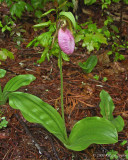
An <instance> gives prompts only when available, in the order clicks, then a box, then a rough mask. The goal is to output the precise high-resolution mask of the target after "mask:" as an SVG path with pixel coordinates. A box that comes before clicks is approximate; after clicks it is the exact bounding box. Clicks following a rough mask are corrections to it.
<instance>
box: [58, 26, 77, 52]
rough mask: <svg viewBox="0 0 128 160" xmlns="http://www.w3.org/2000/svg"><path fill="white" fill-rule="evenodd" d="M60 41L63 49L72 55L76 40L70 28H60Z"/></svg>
mask: <svg viewBox="0 0 128 160" xmlns="http://www.w3.org/2000/svg"><path fill="white" fill-rule="evenodd" d="M58 43H59V46H60V48H61V50H62V51H63V52H64V53H66V54H68V55H70V54H72V53H73V52H74V48H75V41H74V37H73V35H72V34H71V31H70V30H69V29H67V28H66V29H62V28H60V29H59V31H58Z"/></svg>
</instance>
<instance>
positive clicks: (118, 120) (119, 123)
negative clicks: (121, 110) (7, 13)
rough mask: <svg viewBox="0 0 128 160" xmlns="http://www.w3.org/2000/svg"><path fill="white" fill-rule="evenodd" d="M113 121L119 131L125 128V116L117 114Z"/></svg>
mask: <svg viewBox="0 0 128 160" xmlns="http://www.w3.org/2000/svg"><path fill="white" fill-rule="evenodd" d="M111 122H112V123H113V125H114V126H115V127H116V129H117V131H118V132H121V131H122V130H123V128H124V120H123V118H122V117H121V116H117V117H116V118H115V119H113V120H112V121H111Z"/></svg>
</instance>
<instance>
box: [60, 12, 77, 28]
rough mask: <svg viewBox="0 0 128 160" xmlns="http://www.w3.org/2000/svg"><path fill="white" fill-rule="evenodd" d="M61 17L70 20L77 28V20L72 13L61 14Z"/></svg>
mask: <svg viewBox="0 0 128 160" xmlns="http://www.w3.org/2000/svg"><path fill="white" fill-rule="evenodd" d="M59 16H65V17H66V18H68V19H69V20H70V21H71V22H72V25H73V27H74V28H76V20H75V18H74V16H73V14H72V13H71V12H60V14H59Z"/></svg>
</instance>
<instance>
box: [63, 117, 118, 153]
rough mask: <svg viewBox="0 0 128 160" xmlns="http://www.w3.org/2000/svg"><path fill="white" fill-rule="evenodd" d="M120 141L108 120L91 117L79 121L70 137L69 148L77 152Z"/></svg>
mask: <svg viewBox="0 0 128 160" xmlns="http://www.w3.org/2000/svg"><path fill="white" fill-rule="evenodd" d="M117 141H118V135H117V131H116V128H115V127H114V125H113V124H112V123H111V122H110V121H108V120H107V119H104V118H100V117H89V118H84V119H82V120H80V121H78V122H77V123H76V124H75V125H74V127H73V129H72V131H71V133H70V136H69V144H70V145H65V146H66V147H67V148H69V149H71V150H75V151H81V150H84V149H86V148H87V147H88V146H89V145H91V144H94V143H95V144H112V143H116V142H117Z"/></svg>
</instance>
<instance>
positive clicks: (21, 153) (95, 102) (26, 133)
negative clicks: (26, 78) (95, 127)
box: [0, 14, 128, 160]
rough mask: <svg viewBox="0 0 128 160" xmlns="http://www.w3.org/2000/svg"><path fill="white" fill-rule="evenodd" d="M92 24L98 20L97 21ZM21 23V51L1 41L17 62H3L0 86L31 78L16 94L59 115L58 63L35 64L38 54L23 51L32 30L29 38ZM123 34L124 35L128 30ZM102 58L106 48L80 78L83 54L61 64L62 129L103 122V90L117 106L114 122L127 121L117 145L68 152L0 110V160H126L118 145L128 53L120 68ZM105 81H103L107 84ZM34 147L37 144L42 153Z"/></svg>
mask: <svg viewBox="0 0 128 160" xmlns="http://www.w3.org/2000/svg"><path fill="white" fill-rule="evenodd" d="M81 17H82V18H81V21H82V20H84V21H85V20H86V19H85V15H84V14H81ZM95 18H97V20H98V18H99V17H98V15H97V16H96V17H95ZM21 23H22V25H23V26H26V27H25V29H26V33H25V35H24V36H25V41H24V42H23V43H22V44H21V48H20V49H17V48H16V47H15V42H13V41H12V39H11V38H10V37H7V35H6V36H5V38H4V39H3V40H2V41H0V46H1V48H6V49H8V50H9V51H11V52H13V53H14V57H15V59H14V60H9V59H8V60H7V61H5V62H2V64H1V67H0V68H2V69H5V70H6V71H7V73H6V76H5V77H4V78H3V79H1V82H0V83H1V85H2V87H3V86H4V85H5V84H6V83H7V81H8V80H10V79H11V78H12V77H14V76H16V75H20V74H33V75H34V76H35V77H36V80H35V81H33V82H32V83H31V84H30V85H29V86H26V87H22V88H21V89H19V91H22V92H27V93H31V94H33V95H36V96H38V97H40V98H41V99H42V100H43V101H45V102H47V103H49V104H50V105H52V106H53V107H54V108H56V109H57V110H58V112H60V75H59V68H58V65H57V58H56V57H52V58H51V59H50V61H49V62H48V61H47V60H46V61H45V62H43V63H42V64H37V60H38V59H39V58H40V53H38V52H39V50H41V48H39V47H36V48H26V45H27V44H28V42H30V41H31V40H32V39H33V37H34V36H35V34H36V33H35V32H34V31H33V30H32V29H31V32H30V26H32V24H29V22H21ZM33 25H34V24H33ZM125 29H127V30H128V27H127V28H125ZM92 54H94V53H92ZM105 54H106V48H102V50H101V51H97V52H95V55H97V56H99V57H100V58H99V62H98V64H97V66H96V67H95V68H94V70H93V71H92V72H91V73H89V74H86V73H84V72H83V71H82V69H81V68H80V67H79V66H78V63H79V62H84V61H85V60H86V59H87V58H88V57H89V54H88V53H87V50H86V49H85V48H82V47H80V46H78V47H77V49H76V50H75V52H74V54H72V55H71V56H70V61H69V62H63V76H64V106H65V119H66V127H67V130H68V132H70V130H71V128H72V126H73V125H74V123H76V122H77V121H78V120H80V119H82V118H84V117H92V116H101V114H100V107H99V103H100V96H99V94H100V92H101V91H102V90H103V89H104V90H105V91H107V92H108V93H109V94H110V95H111V97H112V99H113V102H114V104H115V110H114V116H118V115H121V116H122V117H123V119H124V121H125V127H124V129H123V131H122V132H119V142H118V143H116V144H111V145H95V144H93V145H91V146H90V147H89V148H88V149H86V150H84V151H82V152H72V151H70V150H67V149H66V148H65V147H64V146H63V145H62V144H61V143H60V142H59V141H58V140H57V139H56V138H55V137H54V136H53V135H51V134H50V133H48V131H46V130H45V129H44V128H42V127H41V126H39V125H37V124H31V123H28V122H27V121H25V120H24V119H23V117H22V116H21V114H20V112H19V111H16V110H13V109H11V108H10V106H9V105H8V104H7V105H4V106H2V108H1V110H2V112H3V115H2V116H5V117H6V120H7V121H8V122H9V123H8V126H7V127H6V128H3V129H1V130H0V159H1V160H47V159H53V160H56V159H57V160H59V159H60V160H72V159H74V160H77V159H78V160H106V159H109V158H108V157H107V156H106V153H107V152H108V151H110V150H112V149H113V150H116V151H118V152H119V154H118V156H119V159H120V160H123V159H124V160H125V155H124V151H125V150H126V149H128V143H127V144H125V145H124V146H123V147H122V146H121V145H120V143H121V142H122V141H123V140H128V51H126V50H125V51H123V53H122V54H124V55H125V60H123V61H120V62H113V61H112V60H111V59H109V60H106V59H103V57H104V55H105ZM100 59H102V60H100ZM95 75H98V76H99V79H98V80H95V79H94V78H93V77H94V76H95ZM104 77H107V81H105V82H104V81H103V78H104ZM33 141H34V142H33ZM35 144H38V145H39V148H40V149H41V150H39V148H38V147H37V145H35Z"/></svg>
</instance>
